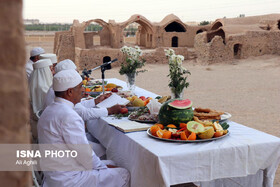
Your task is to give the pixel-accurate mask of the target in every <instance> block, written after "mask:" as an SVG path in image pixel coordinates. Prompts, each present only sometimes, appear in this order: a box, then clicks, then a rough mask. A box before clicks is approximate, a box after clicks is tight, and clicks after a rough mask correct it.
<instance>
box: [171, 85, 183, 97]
mask: <svg viewBox="0 0 280 187" xmlns="http://www.w3.org/2000/svg"><path fill="white" fill-rule="evenodd" d="M170 90H171V99H183V97H184V89H183V90H182V91H181V92H177V91H176V90H175V88H170Z"/></svg>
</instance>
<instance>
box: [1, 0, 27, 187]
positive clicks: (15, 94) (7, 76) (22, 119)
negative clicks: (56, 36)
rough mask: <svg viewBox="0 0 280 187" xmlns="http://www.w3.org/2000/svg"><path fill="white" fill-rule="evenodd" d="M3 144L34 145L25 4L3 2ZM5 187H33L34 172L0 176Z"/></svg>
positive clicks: (10, 0)
mask: <svg viewBox="0 0 280 187" xmlns="http://www.w3.org/2000/svg"><path fill="white" fill-rule="evenodd" d="M0 7H1V11H0V25H1V27H0V50H1V53H0V82H1V87H0V96H1V99H0V106H1V107H0V134H1V136H0V143H1V144H10V143H13V144H27V143H29V142H30V134H29V129H28V128H27V127H28V126H27V123H28V116H29V111H28V99H27V98H28V96H27V95H28V94H27V80H26V74H25V59H26V58H25V42H24V34H23V21H22V1H21V0H9V1H0ZM0 181H1V186H9V187H25V186H31V175H30V172H24V171H21V172H0Z"/></svg>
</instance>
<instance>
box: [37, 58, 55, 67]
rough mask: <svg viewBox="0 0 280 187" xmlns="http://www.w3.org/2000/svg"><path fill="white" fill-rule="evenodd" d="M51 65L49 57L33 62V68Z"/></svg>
mask: <svg viewBox="0 0 280 187" xmlns="http://www.w3.org/2000/svg"><path fill="white" fill-rule="evenodd" d="M51 65H52V61H51V60H50V59H42V60H38V61H37V62H35V63H34V64H33V68H34V69H39V68H44V67H48V66H51Z"/></svg>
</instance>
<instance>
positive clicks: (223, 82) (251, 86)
mask: <svg viewBox="0 0 280 187" xmlns="http://www.w3.org/2000/svg"><path fill="white" fill-rule="evenodd" d="M26 45H27V48H26V49H27V56H28V53H29V51H30V49H31V48H32V47H35V46H41V47H43V48H44V49H45V50H46V52H53V51H52V50H53V42H32V43H31V42H28V43H26ZM183 66H184V67H185V68H187V69H188V70H189V71H190V72H191V75H190V76H189V78H188V80H189V82H190V86H189V87H188V88H187V89H185V91H184V98H188V99H191V100H192V101H193V105H194V107H209V108H213V109H216V110H221V111H226V112H229V113H231V114H232V118H231V120H232V121H235V122H238V123H240V124H243V125H246V126H248V127H252V128H255V129H258V130H260V131H263V132H266V133H269V134H272V135H274V136H277V137H280V57H279V56H273V55H265V56H260V57H250V58H248V59H242V60H234V61H233V62H232V63H230V64H228V63H227V64H213V65H208V66H205V65H199V64H196V62H195V61H185V62H184V63H183ZM145 69H147V70H148V71H147V72H145V73H141V74H139V75H138V76H137V78H136V85H137V86H139V87H142V88H144V89H146V90H149V91H151V92H154V93H156V94H159V95H170V89H169V88H168V80H169V79H168V77H167V74H168V65H167V64H166V65H164V64H160V65H157V64H148V63H147V65H146V66H145ZM118 70H119V68H117V67H115V68H113V69H111V70H109V71H106V75H105V76H106V78H114V77H115V78H118V79H121V80H125V77H124V76H121V75H120V74H119V73H118ZM92 75H93V77H95V78H101V73H100V72H99V71H95V72H93V74H92ZM260 138H261V137H260ZM274 186H275V187H280V168H279V167H278V170H277V172H276V175H275V181H274Z"/></svg>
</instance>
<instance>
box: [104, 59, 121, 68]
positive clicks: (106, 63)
mask: <svg viewBox="0 0 280 187" xmlns="http://www.w3.org/2000/svg"><path fill="white" fill-rule="evenodd" d="M116 61H118V59H117V58H115V59H114V60H111V61H110V62H105V63H104V64H102V65H101V66H103V67H104V66H107V65H109V64H112V63H113V62H116Z"/></svg>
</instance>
